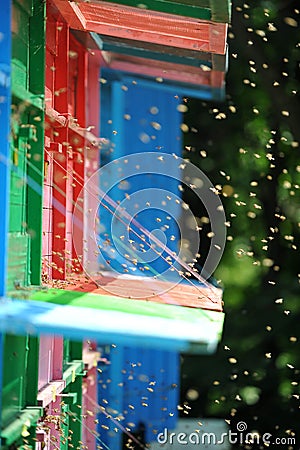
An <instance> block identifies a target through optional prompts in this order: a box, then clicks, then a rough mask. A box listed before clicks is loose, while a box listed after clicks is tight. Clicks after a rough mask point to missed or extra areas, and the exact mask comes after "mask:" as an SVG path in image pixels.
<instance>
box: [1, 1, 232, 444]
mask: <svg viewBox="0 0 300 450" xmlns="http://www.w3.org/2000/svg"><path fill="white" fill-rule="evenodd" d="M138 6H139V7H138ZM140 6H141V5H140V4H137V3H136V2H135V1H134V0H132V1H131V2H130V1H128V2H127V1H124V2H118V4H117V3H115V2H101V1H100V2H99V1H97V2H88V3H87V2H81V1H79V2H76V4H75V3H74V2H66V1H64V0H49V1H47V2H46V4H45V3H41V2H40V1H38V0H14V1H13V3H12V20H10V7H11V2H10V0H6V2H5V6H4V13H5V14H6V15H7V17H6V16H5V15H2V16H1V18H0V26H1V28H0V31H1V33H3V36H4V39H1V40H0V49H1V53H0V54H1V56H0V58H1V60H0V95H1V101H0V108H1V119H2V118H4V122H3V123H4V124H5V126H4V127H2V126H1V128H0V140H1V146H0V151H1V159H0V175H1V179H2V180H4V189H3V190H2V192H1V194H0V195H1V197H0V201H1V205H0V207H1V209H2V210H3V211H4V218H6V217H7V218H8V215H9V221H8V220H4V221H1V224H0V226H1V227H3V229H2V228H1V232H2V235H3V236H6V235H7V232H8V239H7V241H5V240H3V241H2V242H1V249H0V250H1V254H0V296H3V297H5V295H7V293H8V294H9V296H10V297H13V298H16V299H17V298H20V299H21V301H18V300H14V302H13V303H10V302H5V303H3V307H2V309H1V316H0V326H1V327H0V331H4V333H5V332H9V333H10V334H2V335H1V336H0V356H1V357H0V366H1V364H2V362H3V361H4V362H5V365H4V368H2V370H1V375H2V395H1V402H2V413H1V439H2V443H1V448H4V449H9V448H13V447H12V446H16V447H21V446H22V445H27V446H28V447H27V448H35V449H36V450H39V449H42V448H46V449H49V450H50V449H52V448H60V449H67V448H69V446H73V447H78V446H82V448H88V449H93V448H96V445H108V446H112V448H115V449H118V448H121V446H122V436H121V432H122V431H124V430H125V433H127V434H129V438H130V439H131V438H132V433H138V432H139V431H140V432H141V433H142V434H143V432H142V428H143V429H144V435H145V436H144V439H145V441H147V442H149V441H151V440H153V439H154V438H155V433H156V432H157V430H158V427H159V425H161V424H162V425H165V426H168V427H172V426H174V425H175V421H176V404H177V398H178V384H179V370H178V356H179V354H178V351H180V350H189V349H190V348H191V342H192V345H195V346H196V347H195V348H197V351H200V352H203V351H205V352H207V351H208V352H211V351H212V350H213V348H214V346H215V345H216V342H217V341H218V339H219V337H220V331H221V329H222V320H223V316H222V313H220V310H221V295H220V292H217V291H213V293H212V290H211V287H208V288H207V287H205V286H201V289H204V291H203V292H205V293H206V294H205V295H208V296H211V295H215V302H216V304H215V305H209V301H207V302H206V303H205V302H199V301H196V300H195V299H196V297H197V298H198V295H199V293H198V291H197V294H195V293H192V292H190V295H191V297H189V295H188V294H187V293H188V288H187V286H183V287H181V288H180V289H179V291H178V292H177V293H176V292H174V294H171V295H170V296H169V297H167V296H164V295H162V296H159V295H158V296H157V297H156V298H155V299H154V298H152V297H151V296H150V297H151V300H154V301H156V302H160V303H166V302H168V301H169V300H170V298H171V300H172V298H173V301H176V302H179V304H181V305H182V306H194V307H196V308H197V309H195V312H192V311H190V310H189V309H187V310H186V311H182V312H180V313H178V309H177V308H176V307H175V306H170V307H168V306H167V305H157V304H156V303H154V301H153V302H148V301H140V302H134V301H133V302H132V301H131V300H129V297H130V296H129V294H128V291H130V290H133V291H134V289H135V287H136V288H137V290H139V289H141V288H142V289H144V290H145V292H147V290H148V291H149V289H152V286H150V285H149V284H147V282H146V281H145V280H144V279H141V278H140V279H138V278H134V279H133V280H132V281H130V283H133V284H130V283H129V284H128V283H127V280H126V279H125V280H123V278H120V279H117V280H112V282H111V287H112V289H113V290H114V289H115V288H116V286H118V289H119V291H118V293H117V294H116V295H117V297H118V296H120V295H121V297H124V298H123V299H122V298H121V299H117V298H116V295H115V294H113V295H109V296H107V295H105V294H107V292H105V290H104V291H103V290H101V282H100V289H99V286H95V285H93V287H92V288H91V285H90V284H89V283H87V284H86V283H82V278H80V277H79V279H78V280H79V282H78V281H77V280H76V279H75V281H74V275H80V274H81V272H82V266H84V265H85V261H88V260H89V259H91V258H92V253H93V249H92V248H90V247H88V248H87V249H86V251H85V248H84V247H85V245H84V242H85V241H88V239H89V235H90V232H91V230H92V229H93V227H94V223H93V221H91V220H90V218H89V214H87V212H88V211H89V210H92V211H93V210H96V209H97V202H98V197H97V195H89V194H90V193H89V192H87V191H85V192H84V195H83V196H82V193H81V190H82V187H83V185H84V183H85V181H86V180H87V179H88V178H89V177H90V176H91V175H93V173H95V171H96V170H97V169H98V168H99V138H98V137H97V136H99V122H100V121H99V111H100V103H99V102H100V99H99V90H100V89H99V84H98V78H99V77H100V80H105V82H107V81H108V84H104V85H101V84H100V86H102V92H101V95H103V101H102V105H101V111H102V123H104V125H103V126H102V132H103V133H104V137H106V138H107V139H108V140H109V141H110V143H113V145H114V153H113V155H112V159H114V158H116V157H120V156H126V155H129V154H130V153H134V152H136V151H137V150H136V149H137V142H138V136H139V134H140V133H145V132H146V131H147V130H145V129H144V128H143V127H140V125H139V124H138V122H136V123H134V120H133V121H132V122H130V123H129V124H127V122H124V115H127V117H128V116H134V115H135V114H136V115H137V114H141V115H144V114H145V111H142V109H141V110H139V109H138V108H136V105H137V104H138V101H139V97H140V95H141V94H142V95H143V97H144V98H145V97H147V102H146V103H147V104H145V105H144V107H145V108H146V110H147V109H149V108H150V107H151V105H152V103H151V102H152V100H151V98H152V97H155V96H156V95H157V93H159V103H160V104H159V105H158V109H159V110H160V117H159V125H160V126H161V127H162V132H161V133H160V132H157V133H156V131H157V130H156V131H153V133H154V134H157V136H156V139H157V142H158V141H159V142H160V144H159V145H162V146H163V147H169V148H170V152H171V151H172V153H176V154H177V155H179V154H180V139H178V137H179V134H178V135H177V134H176V133H175V135H174V133H173V129H174V126H175V123H176V126H175V128H176V129H178V131H179V126H180V114H179V113H178V111H175V109H174V105H173V106H172V102H173V103H174V101H175V99H174V96H175V97H176V98H177V100H176V101H177V102H179V101H180V97H181V96H182V95H192V96H195V97H200V98H204V99H212V98H214V99H220V98H222V96H223V94H224V73H225V70H226V22H227V21H228V19H229V8H228V5H227V3H226V2H224V3H223V4H222V5H221V6H222V7H221V8H220V5H219V7H218V9H216V8H215V2H214V1H212V2H211V4H210V5H209V6H205V7H202V6H197V7H195V6H194V5H192V4H191V3H189V2H182V3H179V2H177V1H176V2H160V1H159V0H147V2H146V3H145V4H143V8H142V9H141V7H140ZM223 6H224V7H223ZM99 13H101V17H102V19H101V20H99V17H100V16H99ZM46 17H47V21H45V18H46ZM2 19H4V20H3V21H2ZM116 19H118V20H117V21H116ZM10 22H11V23H12V25H11V28H10V27H9V24H10ZM117 22H118V25H116V23H117ZM174 23H176V27H174V26H173V25H174ZM128 25H129V27H128ZM196 28H197V29H198V30H197V31H196ZM10 36H11V37H12V53H11V58H10V55H9V49H10V39H9V38H10ZM45 44H46V45H45ZM2 47H3V48H4V50H3V51H2ZM10 66H12V85H11V87H10V83H9V74H10ZM100 66H101V74H99V71H100ZM44 68H45V71H44ZM44 74H45V79H44ZM137 81H138V83H139V88H138V89H136V90H135V91H131V92H129V94H127V93H126V90H124V89H123V90H122V89H120V88H121V87H122V86H126V83H127V84H128V83H132V82H135V83H136V82H137ZM108 87H109V89H108V90H107V88H108ZM110 92H114V95H113V97H110ZM10 97H11V98H10ZM171 98H172V101H171V103H170V99H171ZM2 99H4V101H2ZM176 101H175V102H176ZM10 104H11V112H10V111H9V110H8V106H9V105H10ZM154 106H155V105H154ZM156 106H157V105H156ZM174 112H175V113H174ZM110 114H112V116H113V117H114V120H115V124H116V125H117V127H118V128H119V129H120V132H119V133H118V134H117V137H116V138H114V136H115V135H114V134H111V130H109V129H108V128H107V127H106V126H105V117H106V118H107V117H109V116H110ZM171 117H172V119H171ZM126 120H127V119H126ZM147 120H148V118H147ZM170 120H172V123H170ZM148 121H149V122H150V119H149V120H148ZM9 123H10V124H11V133H10V135H11V138H10V147H9V145H8V140H7V135H8V129H9ZM170 127H171V128H170ZM121 130H122V131H121ZM128 136H130V140H129V139H128ZM171 148H172V150H171ZM143 151H149V148H147V149H146V148H144V149H143ZM103 155H104V154H103ZM9 178H10V195H9V197H8V190H7V189H5V186H8V179H9ZM6 180H7V183H6ZM162 187H163V186H162ZM174 189H175V187H174ZM8 198H9V202H8ZM78 201H80V202H81V208H77V209H76V208H75V207H74V205H75V204H76V202H78ZM8 204H9V208H8ZM175 215H176V213H175ZM74 217H75V221H74V223H73V227H72V218H74ZM147 221H149V217H147ZM103 222H105V219H104V216H103ZM170 233H171V231H170ZM173 234H174V233H173ZM75 241H76V243H77V244H76V248H75V246H74V242H75ZM7 243H8V244H7ZM7 245H8V248H7ZM7 254H8V255H9V259H8V261H6V255H7ZM120 263H122V261H120ZM156 270H160V269H159V268H158V267H156ZM70 275H72V277H73V278H72V280H71V282H70V281H68V280H69V278H70ZM42 278H43V281H44V282H45V283H46V284H51V285H53V284H54V285H55V286H56V287H67V288H68V289H72V290H73V293H71V292H70V291H69V292H68V293H66V291H63V290H57V291H56V290H49V291H44V290H40V289H38V291H37V292H36V293H35V291H36V290H37V288H38V287H39V286H40V285H41V279H42ZM98 281H99V280H98ZM103 281H104V285H105V284H106V283H107V280H106V279H102V282H103ZM6 284H7V289H6ZM92 284H93V283H92ZM108 284H109V283H108ZM97 288H98V289H97ZM89 290H90V291H93V292H94V294H86V293H85V292H84V291H89ZM78 291H80V294H79V292H78ZM182 292H185V293H186V295H187V297H188V298H189V299H190V300H188V301H186V302H184V303H180V301H179V300H178V299H179V298H182ZM89 295H90V296H89ZM172 295H173V297H172ZM145 296H147V294H145ZM167 298H168V300H167ZM208 298H209V297H208ZM24 299H26V302H24ZM192 299H194V300H192ZM43 300H44V301H45V302H47V303H46V304H45V305H43V304H39V303H37V302H36V301H43ZM48 302H49V303H48ZM193 302H194V303H193ZM57 303H58V304H61V305H65V304H70V305H71V306H70V308H71V309H66V308H68V307H64V306H60V307H59V306H56V304H57ZM171 303H172V302H171ZM85 306H90V307H92V308H95V309H94V310H93V311H94V313H93V314H92V315H94V317H91V313H90V312H89V311H87V309H86V308H85ZM60 308H61V309H60ZM201 308H204V309H207V308H208V309H212V310H214V311H212V312H207V313H205V314H204V315H203V316H202V309H201ZM185 309H186V308H182V310H185ZM67 311H68V312H67ZM68 314H70V318H71V315H72V314H74V315H73V318H74V323H73V324H72V326H70V320H71V319H70V318H69V317H68ZM118 314H120V316H119V315H118ZM120 318H122V319H121V322H118V320H119V319H120ZM125 318H126V320H128V323H127V324H126V323H125V326H123V328H122V326H121V327H120V329H118V325H117V323H119V326H120V324H122V325H123V322H122V321H124V320H125ZM136 319H137V320H136ZM144 319H146V320H147V322H144V323H145V330H142V329H140V327H139V323H138V321H139V320H142V321H143V320H144ZM165 320H167V322H163V321H165ZM185 320H186V322H185ZM156 321H157V322H156ZM161 321H162V322H161ZM158 323H160V324H162V323H164V324H165V325H166V326H167V327H168V329H170V330H171V329H172V323H173V325H174V334H173V336H172V334H171V335H169V336H168V335H166V333H163V330H161V332H160V334H158V335H154V334H153V328H157V327H158V325H157V324H158ZM132 324H134V325H133V327H136V329H134V330H133V331H132V329H130V327H131V326H132ZM153 325H155V326H154V327H153ZM178 327H179V328H178ZM181 327H182V328H181ZM186 327H188V328H189V330H188V331H187V330H186ZM199 327H200V328H201V329H202V330H203V332H202V333H201V332H199V331H198V330H199ZM146 328H147V329H146ZM151 328H152V329H151ZM175 329H176V332H178V334H179V336H177V335H175V334H176V333H175ZM181 332H182V335H180V333H181ZM184 332H186V334H184ZM13 333H16V334H13ZM28 333H29V334H28ZM40 333H43V334H42V335H40ZM49 333H57V335H56V336H54V335H53V334H51V335H50V334H49ZM171 333H172V332H171ZM193 333H194V335H193ZM34 335H38V336H39V337H34ZM62 335H64V337H62ZM87 335H90V336H91V338H94V341H89V342H87V341H84V344H82V342H83V338H85V337H86V336H87ZM73 339H75V340H73ZM96 340H97V341H98V344H99V346H100V347H99V350H101V353H102V359H101V361H99V353H98V352H97V345H96V344H95V342H96ZM112 342H116V343H117V344H118V346H117V347H116V346H115V345H114V346H107V345H105V344H111V343H112ZM143 344H144V345H145V347H148V349H147V348H145V349H144V348H143V349H142V348H141V345H143ZM154 348H156V350H154ZM1 353H2V355H1ZM154 357H155V360H156V362H157V364H156V366H155V367H152V364H151V361H152V359H153V358H154ZM97 362H98V370H97V367H96V366H97ZM0 368H1V367H0ZM97 373H98V376H97ZM29 380H30V381H29ZM110 380H112V383H110ZM0 381H1V377H0ZM151 383H153V384H155V388H154V389H153V388H152V387H151V386H152V384H151ZM97 385H98V386H99V389H97ZM120 389H121V393H122V395H121V396H120V397H119V398H117V397H116V396H118V394H119V392H118V391H119V390H120ZM152 389H153V390H152ZM104 400H105V401H104ZM105 405H106V406H105ZM111 413H113V414H115V416H114V417H113V419H111V418H110V415H111ZM97 414H98V417H96V416H97ZM119 415H121V416H122V417H123V419H122V421H121V424H120V426H119V425H118V424H117V423H116V420H117V419H116V417H117V418H119ZM96 422H99V425H98V428H97V431H95V428H96V426H95V423H96ZM117 422H118V420H117ZM140 422H141V423H140ZM114 425H116V426H114ZM115 429H117V431H118V432H116V430H115ZM127 439H128V437H127ZM133 439H134V436H133ZM125 441H126V439H125V438H124V443H125Z"/></svg>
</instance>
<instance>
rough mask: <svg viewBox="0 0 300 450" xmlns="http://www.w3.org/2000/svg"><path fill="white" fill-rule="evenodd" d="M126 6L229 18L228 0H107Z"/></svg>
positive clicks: (219, 19) (199, 16)
mask: <svg viewBox="0 0 300 450" xmlns="http://www.w3.org/2000/svg"><path fill="white" fill-rule="evenodd" d="M107 1H109V2H111V3H118V4H122V5H127V6H134V7H137V8H142V9H150V10H154V11H161V12H166V13H171V14H177V15H181V16H187V17H195V18H198V19H205V20H213V21H216V22H228V21H229V20H230V2H229V1H228V0H210V1H207V0H197V2H195V1H192V0H167V1H166V0H145V1H143V3H141V2H140V1H139V0H117V1H116V0H107Z"/></svg>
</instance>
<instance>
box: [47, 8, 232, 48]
mask: <svg viewBox="0 0 300 450" xmlns="http://www.w3.org/2000/svg"><path fill="white" fill-rule="evenodd" d="M53 1H54V3H55V5H56V6H57V8H58V9H59V11H60V12H61V14H62V15H63V16H64V17H65V18H66V20H67V21H68V23H69V24H70V27H71V28H75V29H77V30H82V31H94V32H96V33H100V34H104V35H108V36H115V37H119V38H125V39H134V40H139V41H145V42H151V43H153V44H164V45H169V46H174V47H179V48H186V49H193V50H199V51H207V52H213V53H218V54H225V51H226V34H227V24H225V23H215V22H208V21H205V20H199V19H193V18H189V17H182V16H177V15H172V14H166V13H160V12H157V11H149V10H143V9H139V8H132V7H128V6H123V5H117V4H113V3H107V2H101V1H99V2H97V3H96V2H95V3H90V2H88V3H86V2H79V3H76V5H75V4H73V3H72V4H70V3H67V2H64V1H63V0H53Z"/></svg>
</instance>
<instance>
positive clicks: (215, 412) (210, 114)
mask: <svg viewBox="0 0 300 450" xmlns="http://www.w3.org/2000/svg"><path fill="white" fill-rule="evenodd" d="M299 11H300V3H299V2H298V1H251V3H250V2H249V4H245V3H243V2H240V1H237V2H234V5H233V7H232V13H233V15H232V25H231V27H230V29H229V39H228V42H229V68H228V75H227V80H226V93H227V95H226V101H225V102H224V103H220V104H212V103H203V102H201V101H199V100H190V99H187V100H186V101H187V105H188V107H189V110H188V112H187V113H186V114H185V118H184V121H185V123H186V124H187V125H188V127H189V131H188V132H187V133H186V134H185V145H186V147H187V148H186V150H185V157H186V158H189V159H190V160H191V161H192V162H193V163H195V164H197V165H199V167H200V168H201V169H202V170H203V171H204V172H205V174H206V175H207V176H208V177H209V178H210V180H211V181H212V182H213V184H214V185H215V186H217V189H218V190H219V191H220V195H221V199H222V202H223V204H224V207H225V211H226V217H227V220H228V221H229V222H230V226H229V227H228V229H227V233H228V237H227V245H226V249H225V252H224V255H223V258H222V261H221V264H220V265H219V267H218V269H217V271H216V272H215V277H216V278H217V279H218V280H219V282H220V283H221V284H222V286H223V287H224V302H225V307H224V308H225V313H226V320H225V327H224V333H223V339H222V342H221V344H220V346H219V348H218V351H217V354H216V355H213V356H207V357H206V356H205V357H204V356H188V357H187V356H186V357H183V358H182V395H181V403H182V404H183V403H186V404H188V405H189V407H190V408H191V409H190V410H189V416H190V417H219V418H223V419H225V420H226V421H227V423H229V424H230V426H231V428H232V430H233V431H235V425H236V423H237V421H239V420H243V421H245V422H246V423H247V426H248V431H251V430H257V431H259V432H261V433H267V432H268V433H272V434H273V436H274V437H292V436H294V437H296V438H297V444H296V446H290V447H288V446H284V445H280V446H278V445H277V446H276V448H290V449H292V448H296V449H299V448H300V446H299V439H300V402H299V396H300V387H299V381H300V352H299V339H300V336H299V334H300V333H299V331H300V295H299V294H300V290H299V281H300V264H299V229H300V191H299V190H300V157H299V151H300V146H299V145H300V144H299V142H300V104H299V93H298V89H299V81H300V80H299V78H300V70H299V61H300V13H299ZM203 150H204V151H205V153H204V152H203ZM190 203H191V204H190V206H191V208H192V210H193V212H194V213H195V215H198V216H200V215H201V209H200V206H199V205H197V204H195V203H193V200H192V199H190ZM208 230H209V225H207V226H204V227H203V232H202V234H201V240H202V242H203V249H202V250H203V253H204V254H205V247H207V245H208V244H209V242H208V238H207V239H206V240H205V234H206V231H208ZM200 263H201V259H200ZM190 389H194V390H196V391H197V395H198V398H196V399H195V400H192V399H191V391H190ZM183 415H184V416H185V417H187V415H185V414H183ZM293 433H294V434H293ZM238 447H239V448H249V449H251V448H256V445H246V444H244V445H239V446H238ZM274 448H275V447H274Z"/></svg>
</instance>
